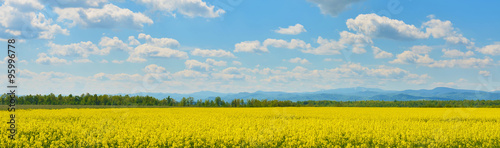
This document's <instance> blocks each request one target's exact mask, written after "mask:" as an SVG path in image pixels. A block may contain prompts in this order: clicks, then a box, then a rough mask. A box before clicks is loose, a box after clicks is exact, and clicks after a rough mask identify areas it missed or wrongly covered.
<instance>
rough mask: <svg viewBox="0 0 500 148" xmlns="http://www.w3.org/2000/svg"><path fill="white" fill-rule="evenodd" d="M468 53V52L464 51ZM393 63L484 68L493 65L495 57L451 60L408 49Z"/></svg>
mask: <svg viewBox="0 0 500 148" xmlns="http://www.w3.org/2000/svg"><path fill="white" fill-rule="evenodd" d="M464 54H467V53H464ZM389 63H393V64H396V63H397V64H418V65H423V66H427V67H436V68H453V67H461V68H484V67H487V66H491V65H493V59H491V58H489V57H485V58H483V59H480V58H464V59H450V60H434V59H432V58H430V57H429V55H428V54H424V55H422V54H417V53H415V52H414V51H411V50H408V51H404V52H403V53H401V54H398V55H397V56H396V59H394V60H393V61H390V62H389Z"/></svg>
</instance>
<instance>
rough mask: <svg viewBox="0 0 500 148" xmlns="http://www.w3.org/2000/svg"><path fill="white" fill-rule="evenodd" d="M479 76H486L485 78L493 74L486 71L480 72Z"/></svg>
mask: <svg viewBox="0 0 500 148" xmlns="http://www.w3.org/2000/svg"><path fill="white" fill-rule="evenodd" d="M479 74H480V75H482V76H485V77H487V76H490V75H491V73H490V72H489V71H484V70H481V71H479Z"/></svg>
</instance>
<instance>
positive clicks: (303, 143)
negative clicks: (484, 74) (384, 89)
mask: <svg viewBox="0 0 500 148" xmlns="http://www.w3.org/2000/svg"><path fill="white" fill-rule="evenodd" d="M8 114H9V113H8V112H7V111H1V112H0V118H1V119H0V120H2V121H8V117H9V116H8ZM16 122H17V129H18V134H17V135H16V140H10V139H8V138H7V136H3V137H1V138H0V145H1V147H116V146H124V147H186V146H187V147H205V146H216V147H224V146H225V147H236V146H242V147H338V146H340V147H350V146H360V147H377V146H378V147H420V146H423V147H444V146H452V147H459V146H469V147H498V146H500V110H499V109H495V108H369V107H365V108H356V107H350V108H344V107H336V108H333V107H316V108H313V107H282V108H189V107H185V108H103V109H85V108H81V109H25V110H18V111H16ZM7 126H8V124H0V128H2V129H7V128H8V127H7ZM5 135H6V134H5Z"/></svg>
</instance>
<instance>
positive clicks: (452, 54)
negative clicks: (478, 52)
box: [441, 49, 474, 58]
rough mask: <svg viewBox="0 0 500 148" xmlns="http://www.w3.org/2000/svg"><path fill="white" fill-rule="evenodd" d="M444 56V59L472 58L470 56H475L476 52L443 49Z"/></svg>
mask: <svg viewBox="0 0 500 148" xmlns="http://www.w3.org/2000/svg"><path fill="white" fill-rule="evenodd" d="M441 51H442V52H443V53H444V55H443V57H447V58H457V57H470V56H473V55H474V52H472V51H467V52H462V51H460V50H456V49H451V50H450V49H443V50H441Z"/></svg>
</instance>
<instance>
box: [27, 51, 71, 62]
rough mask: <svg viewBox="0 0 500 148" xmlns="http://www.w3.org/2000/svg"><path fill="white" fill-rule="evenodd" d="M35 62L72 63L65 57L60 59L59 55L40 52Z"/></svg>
mask: <svg viewBox="0 0 500 148" xmlns="http://www.w3.org/2000/svg"><path fill="white" fill-rule="evenodd" d="M35 62H36V63H38V64H44V65H58V64H70V63H71V62H68V61H67V60H65V59H60V58H57V57H49V56H48V55H47V54H46V53H39V54H38V59H36V61H35Z"/></svg>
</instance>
